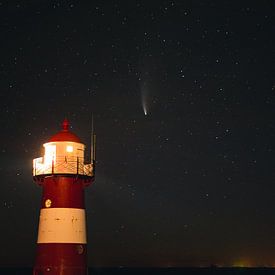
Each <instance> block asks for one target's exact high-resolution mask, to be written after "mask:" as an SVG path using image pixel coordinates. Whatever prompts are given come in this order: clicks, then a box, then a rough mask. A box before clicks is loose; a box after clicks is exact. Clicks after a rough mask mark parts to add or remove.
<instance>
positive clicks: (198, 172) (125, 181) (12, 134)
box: [0, 0, 275, 267]
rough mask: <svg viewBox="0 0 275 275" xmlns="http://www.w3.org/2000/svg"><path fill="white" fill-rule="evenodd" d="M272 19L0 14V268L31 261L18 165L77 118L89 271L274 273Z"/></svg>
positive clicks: (224, 13)
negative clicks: (83, 158) (92, 165)
mask: <svg viewBox="0 0 275 275" xmlns="http://www.w3.org/2000/svg"><path fill="white" fill-rule="evenodd" d="M7 2H8V3H7ZM88 2H89V3H88ZM274 9H275V5H274V1H271V0H270V1H265V0H262V1H253V0H252V1H231V0H219V1H218V0H217V1H214V0H213V1H202V0H198V1H183V0H182V1H180V0H171V1H168V0H167V1H163V0H159V1H142V0H131V1H119V0H117V1H114V0H111V1H87V2H86V1H72V0H71V1H50V0H49V1H46V0H45V1H42V0H40V1H37V0H36V1H34V0H33V1H5V2H3V1H1V3H0V27H1V32H0V33H1V48H0V49H1V50H0V96H1V99H0V106H1V108H0V112H1V116H0V125H1V135H0V138H1V139H0V160H1V162H0V175H1V189H0V217H1V227H0V230H1V234H0V243H1V249H0V266H8V265H10V266H31V265H32V263H33V260H34V253H35V243H36V237H37V227H38V218H39V207H40V198H41V188H40V187H38V186H37V185H36V184H35V183H34V182H33V180H32V159H33V158H36V157H39V156H41V155H42V144H43V143H45V142H47V141H48V140H49V138H50V137H51V136H52V135H53V134H55V133H56V132H57V131H58V130H59V129H60V124H61V123H62V120H63V119H64V118H65V117H67V118H68V119H69V120H70V122H71V130H72V131H73V132H74V133H76V134H77V135H78V136H79V137H80V138H81V139H82V141H83V142H84V143H86V144H87V146H88V148H89V143H90V132H91V116H92V113H93V116H94V122H95V130H96V134H97V149H96V150H97V174H96V183H95V184H94V186H90V187H89V188H87V189H86V208H87V218H88V240H89V246H88V249H89V266H159V267H166V266H187V265H194V266H202V265H210V264H218V265H227V266H234V265H246V266H257V265H266V266H271V265H273V266H275V260H274V255H275V215H274V209H275V184H274V183H275V181H274V180H275V169H274V166H275V157H274V153H275V124H274V117H275V98H274V96H275V82H274V72H275V68H274V57H275V56H274V26H275V24H274V23H275V22H274V13H273V12H274ZM88 151H89V150H88ZM87 158H88V153H87Z"/></svg>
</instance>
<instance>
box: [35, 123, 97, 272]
mask: <svg viewBox="0 0 275 275" xmlns="http://www.w3.org/2000/svg"><path fill="white" fill-rule="evenodd" d="M43 146H44V149H45V153H44V156H43V157H40V158H36V159H34V160H33V179H34V181H35V182H36V183H37V184H38V185H40V186H41V187H42V189H43V193H42V201H41V209H40V219H39V229H38V238H37V251H36V260H35V265H34V269H33V274H34V275H40V274H41V275H42V274H54V275H61V274H62V275H84V274H85V275H86V274H87V260H86V258H87V238H86V218H85V205H84V188H85V187H86V186H88V185H89V184H91V183H92V182H93V181H94V153H92V156H91V163H89V164H85V163H84V150H85V145H84V144H83V143H82V142H81V141H80V139H79V138H78V137H77V136H76V135H75V134H73V133H72V132H70V130H69V123H68V121H67V120H66V119H65V120H64V122H63V125H62V130H61V131H60V132H59V133H57V134H55V135H54V136H52V137H51V138H50V140H49V141H48V142H46V143H45V144H44V145H43ZM92 151H93V152H94V144H93V146H92Z"/></svg>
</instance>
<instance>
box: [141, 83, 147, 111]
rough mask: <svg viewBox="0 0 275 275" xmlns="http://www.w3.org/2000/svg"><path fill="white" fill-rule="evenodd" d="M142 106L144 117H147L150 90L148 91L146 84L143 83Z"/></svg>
mask: <svg viewBox="0 0 275 275" xmlns="http://www.w3.org/2000/svg"><path fill="white" fill-rule="evenodd" d="M141 105H142V109H143V113H144V115H145V116H147V115H148V107H149V103H148V89H147V86H146V83H143V85H142V87H141Z"/></svg>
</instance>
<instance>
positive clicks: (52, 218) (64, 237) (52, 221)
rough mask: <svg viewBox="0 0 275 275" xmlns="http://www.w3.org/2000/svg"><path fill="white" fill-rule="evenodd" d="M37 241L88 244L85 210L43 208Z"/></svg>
mask: <svg viewBox="0 0 275 275" xmlns="http://www.w3.org/2000/svg"><path fill="white" fill-rule="evenodd" d="M37 243H78V244H86V243H87V239H86V219H85V210H84V209H79V208H42V209H41V210H40V220H39V229H38V240H37Z"/></svg>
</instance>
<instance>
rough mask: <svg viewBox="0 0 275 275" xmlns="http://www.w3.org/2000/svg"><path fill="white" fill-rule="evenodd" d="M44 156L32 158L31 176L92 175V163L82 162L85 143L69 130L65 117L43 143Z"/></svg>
mask: <svg viewBox="0 0 275 275" xmlns="http://www.w3.org/2000/svg"><path fill="white" fill-rule="evenodd" d="M43 146H44V156H43V157H40V158H36V159H34V160H33V176H34V177H36V176H43V175H50V174H75V175H83V176H89V177H92V176H93V167H92V163H89V164H85V163H84V151H85V145H84V144H83V143H82V142H81V141H80V139H79V138H78V137H77V136H76V135H75V134H73V133H72V132H70V131H69V122H68V121H67V120H66V119H65V120H64V122H63V124H62V130H61V131H60V132H59V133H57V134H56V135H54V136H53V137H51V138H50V140H49V142H47V143H45V144H43Z"/></svg>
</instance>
